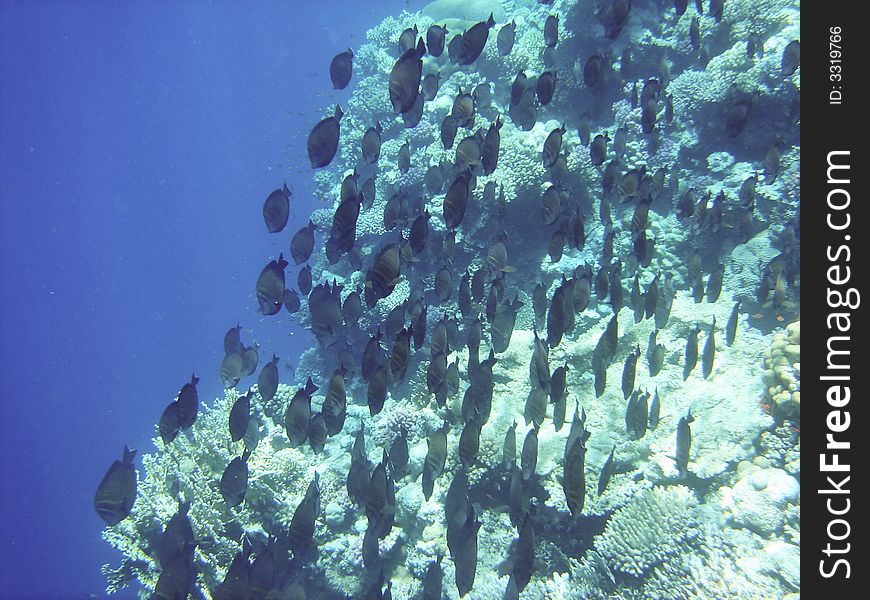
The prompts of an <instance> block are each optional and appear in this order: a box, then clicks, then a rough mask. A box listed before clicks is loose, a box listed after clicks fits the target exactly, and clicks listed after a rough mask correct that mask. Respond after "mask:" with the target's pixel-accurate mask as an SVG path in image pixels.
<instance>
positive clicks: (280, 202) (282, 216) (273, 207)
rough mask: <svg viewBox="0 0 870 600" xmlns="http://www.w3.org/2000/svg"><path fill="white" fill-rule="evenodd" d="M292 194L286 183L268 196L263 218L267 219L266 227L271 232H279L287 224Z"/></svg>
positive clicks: (264, 204)
mask: <svg viewBox="0 0 870 600" xmlns="http://www.w3.org/2000/svg"><path fill="white" fill-rule="evenodd" d="M292 195H293V194H292V193H291V192H290V190H289V189H288V188H287V184H286V183H285V184H284V187H283V188H281V189H279V190H275V191H274V192H272V193H271V194H269V196H268V197H267V198H266V202H265V203H263V220H264V221H266V229H268V230H269V233H278V232H279V231H282V230H283V229H284V227H285V226H286V225H287V219H288V218H289V216H290V196H292Z"/></svg>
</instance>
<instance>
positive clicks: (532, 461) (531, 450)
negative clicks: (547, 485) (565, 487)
mask: <svg viewBox="0 0 870 600" xmlns="http://www.w3.org/2000/svg"><path fill="white" fill-rule="evenodd" d="M545 398H546V396H545ZM545 403H546V400H545ZM538 427H539V425H535V426H534V427H532V428H531V429H529V431H528V433H526V439H525V440H524V441H523V450H522V452H521V453H520V469H521V470H522V473H523V480H525V481H528V480H530V479H531V478H532V475H534V474H535V468H536V467H537V464H538Z"/></svg>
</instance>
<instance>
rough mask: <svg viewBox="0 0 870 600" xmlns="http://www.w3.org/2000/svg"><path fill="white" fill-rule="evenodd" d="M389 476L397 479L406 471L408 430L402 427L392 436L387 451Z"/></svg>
mask: <svg viewBox="0 0 870 600" xmlns="http://www.w3.org/2000/svg"><path fill="white" fill-rule="evenodd" d="M388 460H389V465H390V476H391V477H392V478H393V479H394V480H395V481H399V480H400V479H402V478H403V477H404V476H405V475H406V473H407V471H408V432H407V430H406V429H405V428H404V427H401V428H400V429H399V433H398V434H396V436H395V437H393V441H392V442H391V443H390V452H389V458H388Z"/></svg>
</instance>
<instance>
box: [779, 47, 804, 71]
mask: <svg viewBox="0 0 870 600" xmlns="http://www.w3.org/2000/svg"><path fill="white" fill-rule="evenodd" d="M800 65H801V43H800V42H799V41H798V40H792V41H790V42H789V43H788V44H786V46H785V48H784V49H783V51H782V59H781V61H780V68H781V69H782V75H783V77H790V76H792V75H793V74H794V72H795V71H797V68H798V67H799V66H800Z"/></svg>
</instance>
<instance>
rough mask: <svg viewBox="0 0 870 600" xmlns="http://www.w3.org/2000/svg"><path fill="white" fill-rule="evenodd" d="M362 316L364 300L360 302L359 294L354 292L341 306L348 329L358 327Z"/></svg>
mask: <svg viewBox="0 0 870 600" xmlns="http://www.w3.org/2000/svg"><path fill="white" fill-rule="evenodd" d="M361 314H362V300H360V297H359V292H358V291H356V290H353V291H352V292H351V293H349V294H348V295H347V297H346V298H345V299H344V302H343V303H342V305H341V316H342V318H343V319H344V324H345V325H347V326H348V327H350V326H352V325H356V323H357V322H358V321H359V318H360V315H361Z"/></svg>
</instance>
